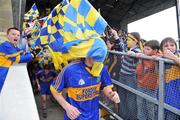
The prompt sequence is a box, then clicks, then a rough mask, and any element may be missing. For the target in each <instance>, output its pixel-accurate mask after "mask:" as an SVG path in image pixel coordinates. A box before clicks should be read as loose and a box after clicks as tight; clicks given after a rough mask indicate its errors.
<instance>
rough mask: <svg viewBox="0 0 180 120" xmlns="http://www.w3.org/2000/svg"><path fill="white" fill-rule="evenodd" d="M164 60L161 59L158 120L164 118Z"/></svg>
mask: <svg viewBox="0 0 180 120" xmlns="http://www.w3.org/2000/svg"><path fill="white" fill-rule="evenodd" d="M164 78H165V76H164V61H162V60H160V61H159V104H158V120H164Z"/></svg>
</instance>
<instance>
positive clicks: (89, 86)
mask: <svg viewBox="0 0 180 120" xmlns="http://www.w3.org/2000/svg"><path fill="white" fill-rule="evenodd" d="M93 64H94V60H93V58H90V57H86V58H85V59H84V58H83V59H81V60H80V61H79V62H74V63H70V64H69V65H67V66H66V67H65V68H64V69H63V70H62V71H61V73H60V74H59V75H58V77H57V79H56V81H53V83H52V85H51V88H50V89H51V92H52V94H53V96H54V97H55V99H56V100H57V101H58V103H59V104H60V105H61V106H62V107H63V108H64V109H65V111H66V112H65V116H64V120H70V119H71V120H72V119H73V120H99V94H100V91H101V90H102V91H103V92H104V94H105V95H106V96H108V98H109V99H110V100H112V101H114V102H116V103H119V102H120V99H119V96H118V94H117V92H115V91H112V81H111V78H110V76H109V74H108V72H107V69H106V68H105V67H103V69H102V71H101V73H100V76H98V77H94V76H93V75H92V74H91V73H90V72H89V71H90V70H91V68H92V66H93ZM64 88H65V89H66V92H67V94H66V100H65V99H64V97H63V95H62V91H63V89H64Z"/></svg>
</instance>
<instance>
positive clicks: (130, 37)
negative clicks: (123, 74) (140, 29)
mask: <svg viewBox="0 0 180 120" xmlns="http://www.w3.org/2000/svg"><path fill="white" fill-rule="evenodd" d="M127 39H128V41H129V42H128V44H129V45H128V46H132V44H134V42H136V43H138V44H139V48H140V49H141V50H143V44H142V42H141V40H138V39H136V38H135V37H134V36H133V35H131V34H128V38H127Z"/></svg>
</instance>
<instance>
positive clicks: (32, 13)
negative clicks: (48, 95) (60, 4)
mask: <svg viewBox="0 0 180 120" xmlns="http://www.w3.org/2000/svg"><path fill="white" fill-rule="evenodd" d="M38 17H39V11H38V9H37V6H36V4H35V3H34V4H33V6H32V7H31V9H30V10H29V11H28V12H27V13H26V14H24V20H25V21H33V20H35V19H37V18H38Z"/></svg>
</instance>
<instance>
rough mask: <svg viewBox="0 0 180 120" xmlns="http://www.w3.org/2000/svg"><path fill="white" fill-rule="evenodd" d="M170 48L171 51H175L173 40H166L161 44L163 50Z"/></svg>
mask: <svg viewBox="0 0 180 120" xmlns="http://www.w3.org/2000/svg"><path fill="white" fill-rule="evenodd" d="M164 50H170V51H171V52H172V53H175V52H176V45H175V44H174V43H173V42H167V43H165V44H164V45H163V51H164Z"/></svg>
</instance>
